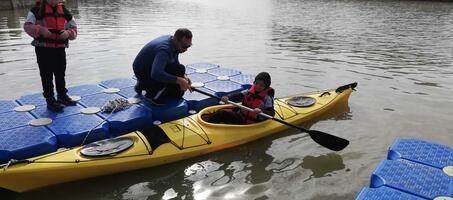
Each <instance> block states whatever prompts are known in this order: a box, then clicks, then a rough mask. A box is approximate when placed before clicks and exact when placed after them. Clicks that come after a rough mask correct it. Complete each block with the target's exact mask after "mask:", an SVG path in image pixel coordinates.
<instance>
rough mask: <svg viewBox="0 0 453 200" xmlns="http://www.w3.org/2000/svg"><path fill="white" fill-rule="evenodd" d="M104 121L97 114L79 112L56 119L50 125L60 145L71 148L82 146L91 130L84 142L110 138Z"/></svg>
mask: <svg viewBox="0 0 453 200" xmlns="http://www.w3.org/2000/svg"><path fill="white" fill-rule="evenodd" d="M103 123H105V122H104V121H103V120H102V119H101V118H100V117H99V116H97V115H85V114H77V115H71V116H68V117H62V118H58V119H55V120H54V121H53V123H52V124H50V125H48V127H49V128H50V130H51V131H52V132H53V133H54V134H55V135H56V136H57V138H58V143H59V146H60V147H65V148H70V147H75V146H80V145H81V144H82V142H83V141H84V138H85V137H86V135H87V133H88V132H90V131H91V132H90V134H89V135H88V136H87V137H86V140H85V142H84V143H83V144H87V143H90V142H94V141H98V140H102V139H106V138H108V137H109V135H108V132H109V130H108V129H107V128H108V126H103Z"/></svg>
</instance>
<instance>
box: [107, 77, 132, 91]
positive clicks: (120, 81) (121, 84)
mask: <svg viewBox="0 0 453 200" xmlns="http://www.w3.org/2000/svg"><path fill="white" fill-rule="evenodd" d="M136 82H137V81H136V80H134V79H132V78H117V79H112V80H107V81H102V82H101V84H99V85H101V86H103V87H105V88H119V89H121V88H127V87H131V86H134V85H135V83H136Z"/></svg>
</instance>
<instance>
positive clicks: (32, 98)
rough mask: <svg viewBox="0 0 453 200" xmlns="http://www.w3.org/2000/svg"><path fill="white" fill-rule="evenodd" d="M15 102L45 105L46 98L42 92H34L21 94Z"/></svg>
mask: <svg viewBox="0 0 453 200" xmlns="http://www.w3.org/2000/svg"><path fill="white" fill-rule="evenodd" d="M17 102H19V104H20V105H35V106H40V105H46V99H44V97H43V96H42V93H35V94H30V95H25V96H22V97H20V98H19V99H18V100H17Z"/></svg>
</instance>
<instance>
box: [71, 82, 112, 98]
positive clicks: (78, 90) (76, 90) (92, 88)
mask: <svg viewBox="0 0 453 200" xmlns="http://www.w3.org/2000/svg"><path fill="white" fill-rule="evenodd" d="M104 89H105V88H104V87H101V86H99V85H94V84H87V85H79V86H75V87H70V88H68V95H74V96H81V97H84V96H88V95H92V94H97V93H102V91H103V90H104Z"/></svg>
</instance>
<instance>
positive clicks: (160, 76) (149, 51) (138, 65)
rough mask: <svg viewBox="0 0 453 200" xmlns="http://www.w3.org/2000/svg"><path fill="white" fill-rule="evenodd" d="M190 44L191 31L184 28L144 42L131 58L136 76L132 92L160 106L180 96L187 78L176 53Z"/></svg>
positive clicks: (188, 80) (185, 88) (186, 83)
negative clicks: (143, 92)
mask: <svg viewBox="0 0 453 200" xmlns="http://www.w3.org/2000/svg"><path fill="white" fill-rule="evenodd" d="M190 46H192V32H191V31H190V30H189V29H186V28H180V29H178V30H176V32H175V34H174V35H173V36H172V35H163V36H160V37H158V38H156V39H154V40H152V41H150V42H149V43H148V44H146V45H145V46H144V47H143V48H142V50H140V52H139V53H138V55H137V57H135V60H134V63H133V69H134V74H135V76H136V77H137V84H136V85H135V88H134V89H135V91H136V92H137V94H139V95H141V94H142V91H143V90H145V91H146V94H145V99H146V100H147V101H150V102H151V103H153V104H155V105H164V104H165V103H167V102H168V100H169V99H173V98H182V96H183V95H184V92H185V91H187V90H188V89H190V85H191V81H190V79H189V78H188V77H187V76H186V68H185V66H184V65H181V64H180V63H179V60H178V55H179V54H180V53H184V52H186V51H187V49H188V48H189V47H190Z"/></svg>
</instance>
